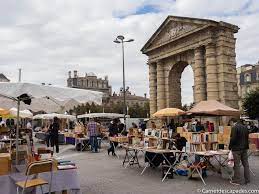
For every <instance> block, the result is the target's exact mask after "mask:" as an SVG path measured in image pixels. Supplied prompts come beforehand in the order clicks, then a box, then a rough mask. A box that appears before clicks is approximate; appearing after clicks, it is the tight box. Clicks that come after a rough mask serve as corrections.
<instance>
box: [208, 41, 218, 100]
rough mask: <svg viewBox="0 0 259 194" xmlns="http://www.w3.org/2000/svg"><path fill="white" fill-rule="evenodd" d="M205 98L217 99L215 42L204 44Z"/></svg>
mask: <svg viewBox="0 0 259 194" xmlns="http://www.w3.org/2000/svg"><path fill="white" fill-rule="evenodd" d="M206 79H207V99H208V100H219V87H218V65H217V59H216V47H215V44H211V43H210V44H208V45H206Z"/></svg>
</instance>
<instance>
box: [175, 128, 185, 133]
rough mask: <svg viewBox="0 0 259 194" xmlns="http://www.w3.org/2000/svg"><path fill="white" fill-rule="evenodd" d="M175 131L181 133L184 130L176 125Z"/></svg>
mask: <svg viewBox="0 0 259 194" xmlns="http://www.w3.org/2000/svg"><path fill="white" fill-rule="evenodd" d="M176 132H177V133H180V134H182V133H183V132H184V130H183V128H182V127H177V129H176Z"/></svg>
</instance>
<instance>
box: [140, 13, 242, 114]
mask: <svg viewBox="0 0 259 194" xmlns="http://www.w3.org/2000/svg"><path fill="white" fill-rule="evenodd" d="M238 30H239V28H238V26H235V25H232V24H229V23H226V22H222V21H220V22H216V21H213V20H207V19H196V18H187V17H176V16H168V17H167V18H166V20H165V21H164V22H163V23H162V24H161V26H160V27H159V28H158V29H157V31H156V32H155V33H154V34H153V35H152V37H151V38H150V39H149V40H148V41H147V43H146V44H145V45H144V47H143V48H142V49H141V51H142V53H143V54H146V55H147V56H148V66H149V93H150V114H153V113H154V112H156V111H157V110H160V109H162V108H166V107H180V106H181V86H180V79H181V73H182V71H183V69H184V67H185V66H186V65H187V64H189V65H191V66H192V69H193V72H194V88H193V90H194V102H195V103H197V102H200V101H202V100H211V99H213V100H219V101H221V102H222V103H224V104H226V105H228V106H231V107H233V108H238V95H237V79H236V55H235V42H236V39H235V37H234V33H237V32H238ZM181 65H182V66H181Z"/></svg>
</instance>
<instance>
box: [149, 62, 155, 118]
mask: <svg viewBox="0 0 259 194" xmlns="http://www.w3.org/2000/svg"><path fill="white" fill-rule="evenodd" d="M149 95H150V99H149V104H150V105H149V106H150V116H151V115H152V114H154V113H155V112H156V111H157V73H156V64H155V63H151V64H149Z"/></svg>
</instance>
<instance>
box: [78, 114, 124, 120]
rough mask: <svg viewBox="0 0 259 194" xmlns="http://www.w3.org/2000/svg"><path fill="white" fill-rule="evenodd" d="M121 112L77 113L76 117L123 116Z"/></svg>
mask: <svg viewBox="0 0 259 194" xmlns="http://www.w3.org/2000/svg"><path fill="white" fill-rule="evenodd" d="M123 117H124V115H123V114H118V113H89V114H83V115H78V116H77V118H79V119H81V118H111V119H113V118H123Z"/></svg>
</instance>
